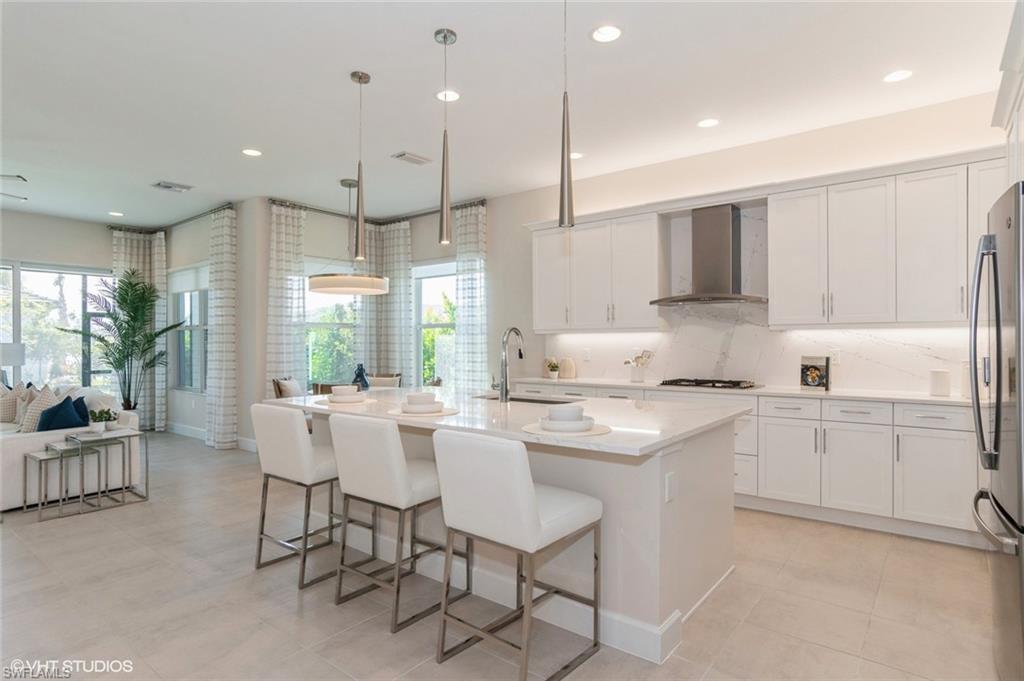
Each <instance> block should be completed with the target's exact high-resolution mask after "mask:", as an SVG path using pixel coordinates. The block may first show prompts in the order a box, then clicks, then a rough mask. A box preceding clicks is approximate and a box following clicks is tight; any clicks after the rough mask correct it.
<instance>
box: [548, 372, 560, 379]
mask: <svg viewBox="0 0 1024 681" xmlns="http://www.w3.org/2000/svg"><path fill="white" fill-rule="evenodd" d="M548 378H550V379H551V380H552V381H553V380H555V379H556V378H558V372H557V371H549V372H548Z"/></svg>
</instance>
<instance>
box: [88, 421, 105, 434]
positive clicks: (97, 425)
mask: <svg viewBox="0 0 1024 681" xmlns="http://www.w3.org/2000/svg"><path fill="white" fill-rule="evenodd" d="M106 427H107V424H106V423H105V422H104V421H90V422H89V432H90V433H102V432H103V430H104V429H105V428H106Z"/></svg>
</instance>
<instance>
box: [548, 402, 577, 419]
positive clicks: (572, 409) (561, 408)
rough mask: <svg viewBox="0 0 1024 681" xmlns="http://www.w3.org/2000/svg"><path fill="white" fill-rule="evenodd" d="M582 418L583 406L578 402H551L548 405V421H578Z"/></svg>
mask: <svg viewBox="0 0 1024 681" xmlns="http://www.w3.org/2000/svg"><path fill="white" fill-rule="evenodd" d="M582 418H583V407H581V406H580V405H578V404H553V405H551V406H550V407H548V420H549V421H579V420H580V419H582Z"/></svg>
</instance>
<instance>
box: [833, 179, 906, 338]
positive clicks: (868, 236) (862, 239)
mask: <svg viewBox="0 0 1024 681" xmlns="http://www.w3.org/2000/svg"><path fill="white" fill-rule="evenodd" d="M828 282H829V300H828V308H829V312H828V317H829V321H830V322H832V323H836V324H847V323H864V322H894V321H896V179H895V178H894V177H879V178H875V179H871V180H863V181H860V182H848V183H845V184H836V185H832V186H830V187H829V188H828Z"/></svg>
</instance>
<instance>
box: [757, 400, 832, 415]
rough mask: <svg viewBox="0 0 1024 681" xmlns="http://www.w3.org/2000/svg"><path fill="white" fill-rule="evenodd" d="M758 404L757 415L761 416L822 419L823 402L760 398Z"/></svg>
mask: <svg viewBox="0 0 1024 681" xmlns="http://www.w3.org/2000/svg"><path fill="white" fill-rule="evenodd" d="M757 402H758V405H757V413H758V415H760V416H780V417H782V418H789V419H814V420H818V419H820V418H821V400H809V399H804V398H802V397H759V398H758V400H757Z"/></svg>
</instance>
